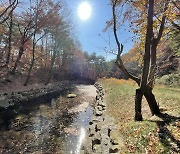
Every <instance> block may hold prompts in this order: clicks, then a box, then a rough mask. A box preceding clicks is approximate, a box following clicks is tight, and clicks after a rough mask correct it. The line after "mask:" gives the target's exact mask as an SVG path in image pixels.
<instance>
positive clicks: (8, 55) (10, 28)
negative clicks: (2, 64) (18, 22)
mask: <svg viewBox="0 0 180 154" xmlns="http://www.w3.org/2000/svg"><path fill="white" fill-rule="evenodd" d="M10 3H11V1H10ZM12 18H13V12H11V14H10V24H9V39H8V44H9V45H8V53H7V58H6V65H8V64H9V62H10V57H11V40H12V26H13V19H12Z"/></svg>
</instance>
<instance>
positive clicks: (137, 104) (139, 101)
mask: <svg viewBox="0 0 180 154" xmlns="http://www.w3.org/2000/svg"><path fill="white" fill-rule="evenodd" d="M142 97H143V94H142V92H141V89H136V96H135V120H136V121H142V114H141V104H142Z"/></svg>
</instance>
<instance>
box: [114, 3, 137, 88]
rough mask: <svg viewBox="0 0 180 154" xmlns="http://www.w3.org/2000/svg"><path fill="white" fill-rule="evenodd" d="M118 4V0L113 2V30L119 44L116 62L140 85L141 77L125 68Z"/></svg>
mask: <svg viewBox="0 0 180 154" xmlns="http://www.w3.org/2000/svg"><path fill="white" fill-rule="evenodd" d="M116 4H117V0H115V1H113V4H112V11H113V24H114V25H113V31H114V37H115V40H116V44H117V47H118V54H117V59H116V64H117V66H118V67H119V68H120V69H121V70H122V71H123V73H124V74H125V75H126V76H127V77H128V78H130V79H132V80H134V81H135V82H136V83H137V84H138V85H140V79H139V78H138V77H136V76H134V75H132V74H131V73H129V72H128V71H127V69H126V68H125V66H124V64H123V61H122V59H121V54H122V52H123V45H122V44H120V42H119V39H118V35H117V27H116V25H117V23H116Z"/></svg>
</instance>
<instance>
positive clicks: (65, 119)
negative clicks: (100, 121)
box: [0, 87, 95, 154]
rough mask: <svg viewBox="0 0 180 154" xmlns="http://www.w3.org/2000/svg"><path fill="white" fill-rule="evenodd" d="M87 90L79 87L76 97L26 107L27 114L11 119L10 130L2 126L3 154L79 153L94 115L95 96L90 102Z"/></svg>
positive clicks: (0, 131)
mask: <svg viewBox="0 0 180 154" xmlns="http://www.w3.org/2000/svg"><path fill="white" fill-rule="evenodd" d="M78 88H79V87H78ZM83 88H84V89H83ZM86 88H87V87H80V91H79V92H78V93H79V94H78V96H77V97H76V98H67V97H66V95H65V96H60V97H59V98H57V99H53V100H51V101H50V102H46V103H38V104H33V105H31V106H30V105H28V106H27V105H26V106H23V107H22V108H23V109H24V110H23V111H24V112H21V113H19V114H18V115H16V116H15V117H14V118H13V119H12V120H10V122H9V126H8V128H9V130H6V129H5V128H4V127H3V126H1V130H0V153H2V154H16V153H37V154H51V153H52V154H56V153H57V154H79V153H80V149H81V147H82V145H83V141H84V140H85V136H86V127H87V126H88V123H89V121H90V118H91V115H92V108H91V105H89V103H90V104H91V103H92V98H93V97H94V96H93V97H91V100H89V97H88V95H87V91H86ZM93 90H94V89H93ZM82 91H83V92H82ZM94 91H95V90H94ZM91 92H92V91H91ZM87 99H88V100H89V102H87ZM25 109H26V110H25ZM78 109H79V111H78Z"/></svg>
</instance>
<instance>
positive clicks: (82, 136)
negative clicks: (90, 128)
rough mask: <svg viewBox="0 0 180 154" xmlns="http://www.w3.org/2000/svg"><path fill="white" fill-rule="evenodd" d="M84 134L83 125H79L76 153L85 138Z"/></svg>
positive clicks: (78, 151)
mask: <svg viewBox="0 0 180 154" xmlns="http://www.w3.org/2000/svg"><path fill="white" fill-rule="evenodd" d="M85 135H86V131H85V129H84V128H83V127H81V132H80V136H79V140H78V144H77V149H76V154H79V153H80V150H81V146H82V143H83V139H84V138H85Z"/></svg>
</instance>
